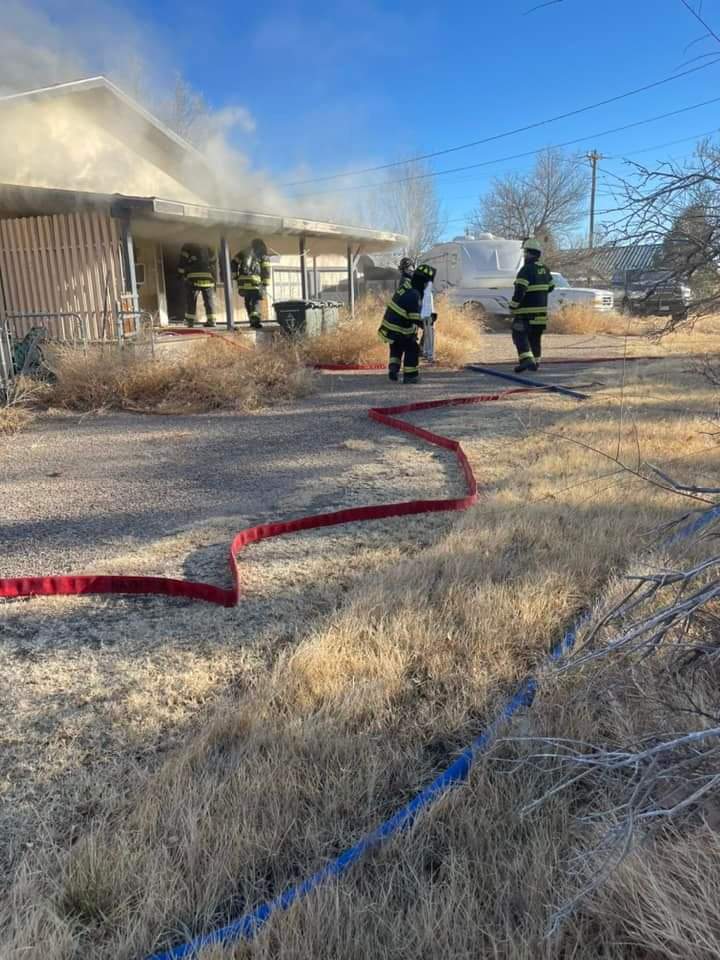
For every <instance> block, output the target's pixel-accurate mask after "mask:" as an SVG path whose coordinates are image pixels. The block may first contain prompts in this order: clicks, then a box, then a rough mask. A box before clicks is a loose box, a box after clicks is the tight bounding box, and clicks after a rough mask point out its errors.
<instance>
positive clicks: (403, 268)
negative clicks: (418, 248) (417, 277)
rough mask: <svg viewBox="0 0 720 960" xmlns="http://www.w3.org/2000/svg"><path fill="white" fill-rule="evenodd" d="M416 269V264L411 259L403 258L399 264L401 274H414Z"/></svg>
mask: <svg viewBox="0 0 720 960" xmlns="http://www.w3.org/2000/svg"><path fill="white" fill-rule="evenodd" d="M414 269H415V264H414V263H413V262H412V260H411V259H410V257H403V258H402V260H401V261H400V263H399V264H398V270H399V271H400V273H412V272H413V270H414Z"/></svg>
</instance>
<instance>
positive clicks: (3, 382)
mask: <svg viewBox="0 0 720 960" xmlns="http://www.w3.org/2000/svg"><path fill="white" fill-rule="evenodd" d="M14 379H15V374H14V372H13V355H12V347H11V345H10V331H9V330H8V325H7V321H6V320H4V319H0V402H2V400H3V399H8V398H9V396H10V393H11V389H12V384H13V380H14Z"/></svg>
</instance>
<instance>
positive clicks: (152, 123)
mask: <svg viewBox="0 0 720 960" xmlns="http://www.w3.org/2000/svg"><path fill="white" fill-rule="evenodd" d="M57 99H63V100H65V101H66V102H69V103H71V104H73V105H74V106H77V107H78V108H79V109H80V110H82V111H84V112H85V113H87V114H88V116H89V117H90V118H91V119H92V120H93V121H94V122H95V123H97V124H98V125H99V126H101V127H102V128H103V129H105V130H107V131H108V132H109V133H113V132H115V133H117V132H118V130H119V131H120V132H121V136H122V139H123V140H124V141H125V142H127V143H128V145H129V146H130V147H131V148H132V149H133V150H135V151H136V152H137V153H139V154H141V155H143V156H147V157H148V158H149V159H151V160H152V161H153V162H154V163H156V164H157V165H158V166H159V167H160V168H161V169H164V170H166V171H167V172H168V173H169V174H170V175H171V176H172V177H174V178H175V179H176V180H178V181H180V182H181V183H195V182H197V177H198V175H202V176H205V177H208V176H212V177H214V175H213V174H212V171H211V168H210V167H209V165H208V163H207V161H206V160H205V158H204V157H203V155H202V153H200V151H199V150H197V149H196V148H195V147H193V145H192V144H191V143H188V141H187V140H184V139H183V138H182V137H180V136H178V135H177V134H176V133H174V132H173V131H172V130H171V129H170V128H169V127H167V126H165V124H164V123H162V121H160V120H158V118H157V117H155V116H153V114H152V113H150V111H149V110H146V109H145V107H143V106H142V105H141V104H139V103H137V101H135V100H133V99H132V97H129V96H128V95H127V94H126V93H123V91H122V90H121V89H120V88H119V87H116V86H115V84H114V83H112V82H111V81H110V80H108V79H107V78H106V77H88V78H87V79H84V80H73V81H71V82H69V83H57V84H54V85H53V86H51V87H40V88H38V89H37V90H26V91H24V92H23V93H13V94H9V95H7V96H2V97H0V111H2V109H3V108H4V107H5V108H8V107H16V106H22V105H23V104H32V103H42V102H43V101H48V100H57Z"/></svg>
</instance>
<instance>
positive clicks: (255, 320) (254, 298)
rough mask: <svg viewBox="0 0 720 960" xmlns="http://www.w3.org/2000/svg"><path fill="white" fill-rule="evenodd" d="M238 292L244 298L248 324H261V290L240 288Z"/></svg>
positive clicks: (255, 325) (256, 325)
mask: <svg viewBox="0 0 720 960" xmlns="http://www.w3.org/2000/svg"><path fill="white" fill-rule="evenodd" d="M240 293H241V295H242V297H243V299H244V300H245V310H246V311H247V315H248V320H249V321H250V326H251V327H259V326H261V325H262V314H261V313H260V304H261V303H262V300H263V292H262V290H241V291H240Z"/></svg>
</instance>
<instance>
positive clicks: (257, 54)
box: [37, 0, 720, 233]
mask: <svg viewBox="0 0 720 960" xmlns="http://www.w3.org/2000/svg"><path fill="white" fill-rule="evenodd" d="M37 2H38V4H39V6H41V7H43V8H44V9H45V10H46V11H49V14H50V16H51V17H53V18H54V19H55V20H62V19H63V18H64V17H66V16H67V14H66V13H64V12H63V10H67V9H73V8H68V7H67V6H66V5H64V4H61V3H60V0H37ZM693 2H695V3H697V0H693ZM533 3H534V0H506V2H504V3H492V4H488V3H484V4H483V3H477V2H473V3H467V2H462V0H456V2H455V3H453V4H446V5H443V4H439V3H424V2H421V3H413V4H411V3H408V2H406V0H400V2H396V3H393V4H390V3H381V2H378V0H356V2H353V3H350V2H347V0H336V2H334V3H328V4H327V5H326V6H325V7H324V8H323V7H320V6H318V5H315V6H313V5H312V4H311V3H291V2H286V0H279V2H273V3H270V4H266V5H262V4H248V5H244V4H238V3H237V2H233V3H230V2H227V0H215V2H214V3H212V4H209V5H207V6H206V5H202V4H198V3H197V0H192V2H191V0H128V2H126V3H124V4H123V5H122V8H118V10H120V9H121V10H122V11H123V12H122V17H124V18H125V20H126V21H127V20H128V18H132V21H134V32H135V33H136V35H139V36H141V37H142V42H143V43H144V45H145V51H144V54H145V56H146V57H147V56H148V52H149V51H150V57H151V58H152V59H153V61H154V64H155V68H156V70H162V71H165V72H168V71H170V70H172V68H173V67H174V66H177V67H179V68H180V69H182V71H183V72H184V74H185V76H186V77H187V79H188V80H189V81H190V82H191V83H192V85H193V86H194V87H196V88H197V89H198V90H200V91H202V93H203V94H204V95H205V97H206V99H207V100H208V101H209V103H210V104H211V105H212V106H213V107H215V108H218V109H220V108H223V107H226V106H229V105H238V104H242V105H244V106H246V107H248V108H249V109H250V111H251V112H252V114H253V116H254V118H255V121H256V128H255V130H254V132H252V133H240V132H238V145H239V146H240V147H241V148H242V149H243V150H244V151H245V152H246V153H247V154H248V155H249V157H250V159H251V162H252V164H253V166H255V167H260V168H264V169H266V170H268V171H270V172H271V173H272V174H273V175H274V176H275V177H276V178H277V179H278V180H279V181H283V180H287V179H297V178H298V176H299V175H302V174H303V173H304V174H305V175H307V176H319V175H322V174H324V173H334V172H337V171H343V170H349V169H356V168H358V167H365V166H370V165H373V164H375V163H383V162H388V161H392V160H396V159H402V158H404V157H408V156H413V155H415V154H418V153H424V152H430V151H433V150H441V149H444V148H446V147H450V146H452V145H454V144H458V143H461V142H464V141H468V140H476V139H479V138H482V137H484V136H489V135H492V134H495V133H499V132H502V131H504V130H508V129H511V128H513V127H517V126H521V125H523V124H525V123H529V122H533V121H534V120H538V119H542V118H544V117H548V116H552V115H554V114H557V113H562V112H564V111H566V110H572V109H574V108H577V107H581V106H584V105H585V104H589V103H592V102H594V101H596V100H600V99H602V98H604V97H608V96H613V95H614V94H619V93H622V92H624V91H625V90H629V89H631V88H634V87H639V86H642V85H643V84H646V83H649V82H652V81H653V80H656V79H660V78H662V77H664V76H667V75H669V74H672V73H675V72H679V71H680V70H682V69H683V68H686V67H687V65H688V61H689V60H690V59H691V58H693V57H697V56H698V55H701V54H705V53H710V52H712V51H713V50H717V52H718V54H720V44H718V43H717V41H715V40H711V39H704V40H700V41H699V38H700V37H701V36H702V34H703V29H702V27H701V26H700V25H699V24H698V23H697V22H696V21H695V20H694V19H693V18H692V16H691V14H690V13H689V12H688V11H687V10H686V9H685V7H684V6H683V4H682V2H681V0H603V2H602V3H597V2H590V0H564V2H559V3H555V4H553V5H550V6H547V7H545V8H543V9H540V10H537V11H535V12H533V13H530V14H528V13H527V11H528V9H529V8H530V7H532V6H533ZM79 9H80V12H79V13H78V6H77V5H76V7H75V13H74V14H73V15H74V16H75V17H79V16H80V15H83V16H85V14H87V13H88V11H89V10H91V9H92V10H94V11H97V10H98V9H99V8H98V6H97V4H90V2H89V0H79ZM111 9H112V4H110V5H109V6H107V7H106V8H105V11H106V14H107V11H108V10H111ZM83 11H84V13H83ZM703 15H704V16H705V17H706V18H707V19H708V20H709V21H710V23H711V24H712V25H713V26H714V27H716V28H717V30H718V32H719V33H720V4H718V3H717V2H715V3H708V2H706V3H705V5H704V8H703ZM95 16H96V18H97V13H96V14H95ZM118 16H120V14H119V13H118ZM85 22H87V17H85ZM101 24H102V21H101ZM168 25H170V28H169V29H168ZM100 33H102V28H101V27H100ZM109 33H112V29H111V30H110V31H109ZM97 35H98V32H97V29H96V30H95V31H94V33H93V36H95V37H96V38H97ZM107 41H108V43H109V47H108V48H106V49H104V52H103V48H102V44H101V45H100V47H97V46H96V47H95V51H96V53H95V56H94V60H95V61H96V62H97V68H100V69H102V68H103V66H104V64H103V60H107V59H108V58H109V57H110V56H111V54H112V49H113V44H114V39H113V37H112V36H108V37H107ZM695 41H699V42H695ZM691 44H692V46H688V45H691ZM98 50H100V51H101V52H100V54H97V51H98ZM86 59H87V56H86ZM95 65H96V63H95V62H94V63H93V66H94V67H95ZM719 79H720V64H719V65H717V66H711V67H709V68H708V69H707V70H703V71H700V72H698V73H696V74H694V75H692V76H689V77H686V78H683V79H681V80H678V81H676V82H674V83H672V84H668V85H666V86H663V87H660V88H658V89H656V90H652V91H649V92H646V93H643V94H640V95H638V96H634V97H630V98H628V99H625V100H623V101H621V102H619V103H616V104H613V105H611V106H608V107H605V108H601V109H598V110H594V111H592V112H589V113H585V114H582V115H580V116H578V117H574V118H570V119H567V120H564V121H562V122H558V123H554V124H552V125H550V126H547V127H545V128H542V129H540V130H535V131H532V132H530V133H527V134H523V135H517V136H512V137H508V138H506V139H503V140H500V141H498V142H497V143H494V144H488V145H485V146H479V147H475V148H472V149H469V150H463V151H461V152H458V153H454V154H451V155H450V156H449V157H446V158H440V159H438V160H437V161H435V167H436V169H444V168H446V167H455V166H460V165H463V164H470V163H478V162H481V161H484V160H488V159H494V158H497V157H504V156H507V155H509V154H514V153H518V152H522V151H525V150H533V149H539V148H541V147H543V146H545V145H547V144H554V143H558V142H561V141H565V140H570V139H573V138H575V137H585V136H588V139H587V141H586V142H585V143H583V144H580V145H579V146H578V147H577V148H574V149H576V150H578V151H585V150H588V149H590V148H592V147H597V148H598V149H599V150H600V151H601V152H603V153H607V154H608V155H610V156H613V157H618V156H620V155H624V154H627V153H632V152H634V151H636V150H640V149H643V148H645V147H648V146H653V145H654V144H661V143H664V142H666V141H670V140H675V139H679V138H682V137H691V136H694V135H695V134H699V133H704V132H705V131H710V130H713V129H715V128H720V109H719V108H720V104H715V105H711V106H707V107H704V108H701V109H698V110H695V111H692V112H689V113H687V114H684V115H681V116H678V117H674V118H671V119H669V120H665V121H662V122H656V123H652V124H648V125H647V126H644V127H639V128H637V129H635V130H631V131H627V132H625V133H622V134H616V135H613V136H608V137H594V136H592V135H593V134H595V133H599V132H600V131H603V130H606V129H608V128H610V127H615V126H619V125H622V124H624V123H631V122H633V121H636V120H642V119H645V118H648V117H651V116H653V115H655V114H659V113H664V112H667V111H671V110H676V109H679V108H683V107H687V106H689V105H691V104H694V103H697V102H699V101H702V100H707V99H710V98H712V97H713V96H716V95H720V90H719V89H718V87H719V86H720V84H719V82H718V81H719ZM691 150H692V144H691V143H687V144H678V145H677V146H674V147H668V148H665V149H661V150H658V151H655V152H650V153H647V154H642V155H640V156H638V157H637V159H638V160H646V161H649V162H650V161H652V160H654V159H656V158H657V157H666V156H672V157H678V156H682V155H683V154H686V153H688V152H689V151H691ZM529 162H530V161H513V162H507V163H501V164H498V165H497V166H492V167H487V168H485V169H483V170H479V171H470V172H468V173H463V174H454V175H451V176H444V177H439V178H438V179H437V183H438V188H439V190H440V195H441V197H442V200H443V203H444V205H445V209H446V213H447V216H448V218H449V220H450V223H449V224H448V232H449V233H453V232H455V231H456V230H457V231H458V232H459V231H460V230H461V229H462V223H461V222H460V221H461V219H462V218H463V216H464V215H465V214H466V213H467V211H468V210H469V209H470V208H472V206H473V203H474V198H475V197H476V196H477V195H478V194H479V193H480V192H481V191H482V190H483V189H484V188H486V187H487V186H488V184H489V182H490V180H491V179H492V177H493V176H494V175H497V174H502V173H507V172H509V171H510V170H523V169H525V168H526V167H527V166H528V164H529ZM602 166H603V169H604V170H605V171H606V172H607V173H612V172H613V171H619V170H621V169H622V165H621V163H620V162H619V161H618V160H607V161H604V162H603V165H602ZM605 176H606V175H604V176H603V177H602V178H601V188H600V195H601V196H600V200H601V204H600V205H601V206H602V200H603V194H604V193H605V187H604V186H603V185H602V183H603V182H604V180H605ZM366 179H367V180H371V179H372V178H371V177H369V178H363V180H366ZM356 182H357V181H356ZM338 186H342V182H340V183H329V184H326V185H323V184H319V185H317V187H315V188H313V189H317V190H322V189H332V188H337V187H338ZM304 189H310V188H309V187H308V188H304ZM456 218H457V222H456Z"/></svg>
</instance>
